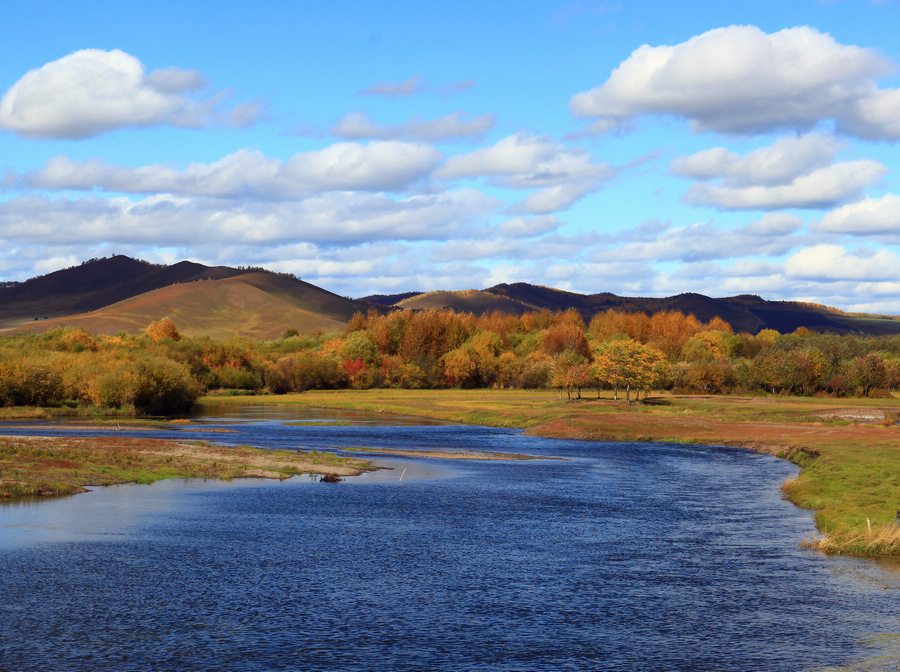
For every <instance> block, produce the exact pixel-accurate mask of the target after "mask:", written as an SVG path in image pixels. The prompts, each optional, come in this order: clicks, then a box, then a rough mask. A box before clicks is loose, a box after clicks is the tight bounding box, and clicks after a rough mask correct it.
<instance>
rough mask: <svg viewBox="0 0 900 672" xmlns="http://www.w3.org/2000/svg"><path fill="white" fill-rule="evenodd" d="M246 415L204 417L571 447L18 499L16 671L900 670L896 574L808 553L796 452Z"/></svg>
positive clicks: (260, 428) (8, 543) (0, 583)
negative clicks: (352, 473) (326, 478)
mask: <svg viewBox="0 0 900 672" xmlns="http://www.w3.org/2000/svg"><path fill="white" fill-rule="evenodd" d="M228 411H229V413H230V415H229V416H227V417H226V416H220V417H216V418H212V417H210V418H205V419H204V424H203V426H204V427H208V428H209V429H210V430H215V429H216V428H220V427H223V426H228V427H232V428H236V429H238V430H239V433H238V434H218V435H216V434H214V433H212V431H211V433H210V434H209V438H210V440H214V441H215V440H218V441H221V440H222V439H223V438H225V439H227V440H228V441H229V442H232V443H235V444H237V443H250V444H253V445H260V446H266V447H273V448H274V447H291V448H296V447H297V446H301V445H302V446H305V447H308V448H310V449H316V450H325V449H328V450H340V448H341V447H347V446H371V447H376V448H377V447H403V448H415V449H418V450H426V451H427V450H432V449H433V450H438V449H441V450H445V449H462V450H466V449H473V448H477V449H479V450H492V451H500V452H503V451H507V452H517V453H533V454H536V455H547V456H554V457H562V458H565V459H564V460H543V461H541V460H539V461H534V462H514V461H499V462H475V461H467V462H453V463H448V462H443V461H439V460H434V459H428V458H421V459H413V458H402V459H394V458H387V457H385V458H378V461H379V462H380V463H381V464H383V465H385V466H389V467H392V469H390V470H387V469H386V470H382V471H378V472H373V473H371V474H366V475H364V476H362V477H359V478H356V479H350V480H347V481H345V482H344V483H340V484H334V485H325V484H321V483H315V482H313V481H312V479H310V478H308V477H296V478H293V479H289V480H287V481H284V482H272V481H258V480H247V481H235V482H234V483H220V482H206V483H204V482H198V481H188V482H185V481H163V482H160V483H157V484H155V485H153V486H120V487H114V488H104V489H98V490H95V491H93V492H91V493H88V494H83V495H77V496H75V497H71V498H67V499H64V500H56V501H49V502H40V503H27V504H17V505H8V506H5V507H0V566H2V567H3V571H2V573H0V596H2V599H0V669H3V670H6V669H9V670H22V671H29V670H92V671H95V670H130V669H152V670H234V671H238V670H240V671H244V670H348V671H354V670H355V671H363V670H367V671H368V670H398V671H406V670H409V671H412V670H497V671H500V670H521V671H537V670H554V671H555V670H609V671H622V672H625V671H628V672H632V671H635V670H640V671H656V670H659V671H662V670H667V671H669V670H705V671H707V672H718V671H734V672H745V671H749V670H759V671H766V672H779V671H784V672H787V671H797V670H813V669H824V668H825V666H829V665H830V666H841V665H847V664H848V663H849V661H854V660H861V659H863V658H867V657H868V658H871V657H874V656H876V655H881V656H887V658H885V659H884V660H882V661H881V662H879V663H878V665H880V666H881V668H880V669H895V668H896V667H897V662H896V658H895V657H892V656H894V652H893V651H892V650H891V646H893V644H894V642H895V641H896V639H895V638H896V633H898V632H900V623H898V603H900V600H898V599H897V598H898V595H900V593H898V589H900V575H898V574H895V573H894V572H892V571H887V572H885V571H883V570H882V569H881V568H880V567H879V565H877V564H875V563H870V562H863V561H859V560H855V559H848V558H837V559H831V558H825V557H823V556H821V555H820V554H817V553H813V552H809V551H805V550H802V549H800V548H798V542H799V541H801V540H802V539H804V538H807V537H809V536H810V535H812V534H813V533H814V527H813V524H812V519H811V517H810V514H809V513H808V512H805V511H801V510H799V509H797V508H796V507H794V506H792V505H790V504H789V503H787V502H785V501H783V500H782V499H781V495H780V490H779V485H780V483H781V482H782V481H783V480H784V479H785V478H787V477H789V476H790V475H792V474H794V473H795V472H796V469H795V468H794V467H793V466H792V465H791V464H789V463H786V462H783V461H779V460H776V459H774V458H771V457H768V456H764V455H756V454H753V453H749V452H745V451H740V450H735V449H727V448H708V447H704V446H672V445H662V444H658V445H647V444H625V443H615V444H614V443H589V442H574V441H552V440H541V439H533V438H529V437H523V436H520V435H519V434H518V433H517V432H514V431H510V430H502V429H488V428H477V427H474V428H473V427H453V426H449V425H439V424H438V425H430V426H421V425H415V424H411V423H406V424H404V425H402V426H390V425H385V424H383V422H381V421H382V420H383V418H378V417H374V418H370V419H369V420H365V419H363V421H362V422H360V423H358V424H356V423H355V421H354V424H350V425H348V424H343V422H342V421H346V420H347V419H348V418H347V416H346V415H345V414H339V415H336V416H329V415H323V414H322V413H320V412H307V411H301V412H294V411H292V410H291V409H281V408H279V409H262V408H260V407H256V408H253V409H250V410H248V411H247V413H246V414H244V413H243V411H235V409H231V408H229V409H228ZM329 417H331V418H333V419H334V420H336V421H337V422H334V423H333V425H331V426H325V425H323V424H308V425H306V426H286V425H285V424H283V423H284V422H295V421H298V420H301V421H303V420H308V421H309V422H310V423H322V422H323V421H327V420H328V418H329ZM5 431H6V430H4V429H3V428H0V433H4V432H5ZM34 431H35V433H47V432H48V431H49V430H47V428H46V427H45V428H42V429H40V430H38V428H35V430H34ZM158 434H159V435H161V436H166V435H168V436H171V435H172V432H171V430H166V431H161V432H159V433H158ZM141 435H142V436H147V435H157V433H154V432H150V433H144V432H142V433H141ZM198 436H199V437H200V438H205V437H204V435H203V434H202V433H200V434H199V435H198V434H194V433H192V434H191V438H198ZM404 468H405V469H406V473H405V474H404V478H403V481H402V483H401V482H400V475H401V474H403V469H404ZM892 638H894V639H892ZM873 665H874V663H873ZM890 665H893V667H890ZM859 669H862V668H859ZM868 669H873V670H874V669H879V668H878V667H871V666H870V667H869V668H868Z"/></svg>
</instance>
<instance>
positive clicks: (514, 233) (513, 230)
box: [497, 215, 559, 238]
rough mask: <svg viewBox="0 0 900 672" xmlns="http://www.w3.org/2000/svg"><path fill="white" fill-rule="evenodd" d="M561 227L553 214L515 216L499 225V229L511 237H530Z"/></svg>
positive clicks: (501, 232)
mask: <svg viewBox="0 0 900 672" xmlns="http://www.w3.org/2000/svg"><path fill="white" fill-rule="evenodd" d="M558 227H559V220H558V219H557V218H556V217H554V216H553V215H543V216H539V217H513V218H512V219H507V220H506V221H505V222H501V223H500V225H499V226H498V227H497V231H498V232H499V233H500V234H502V235H504V236H509V237H511V238H528V237H531V236H539V235H541V234H544V233H549V232H550V231H555V230H556V229H557V228H558Z"/></svg>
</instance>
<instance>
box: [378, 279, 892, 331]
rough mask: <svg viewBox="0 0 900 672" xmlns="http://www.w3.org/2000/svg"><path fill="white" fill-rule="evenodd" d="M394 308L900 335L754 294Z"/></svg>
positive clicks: (557, 295)
mask: <svg viewBox="0 0 900 672" xmlns="http://www.w3.org/2000/svg"><path fill="white" fill-rule="evenodd" d="M394 305H395V306H396V307H398V308H408V309H411V310H427V309H429V308H453V309H454V310H458V311H467V312H472V313H476V314H478V313H482V312H484V311H486V310H500V311H503V312H510V313H515V314H518V315H521V314H523V313H527V312H530V311H534V310H550V311H558V310H567V309H569V308H574V309H575V310H577V311H578V312H579V313H581V315H582V317H584V319H585V321H589V320H590V319H591V318H592V317H593V316H594V315H596V314H597V313H599V312H603V311H606V310H619V311H624V312H635V311H637V312H643V313H646V314H648V315H650V314H653V313H657V312H660V311H663V310H672V311H680V312H682V313H684V314H690V315H694V316H695V317H696V318H697V319H698V320H700V321H701V322H709V321H710V320H711V319H713V318H714V317H719V318H721V319H723V320H725V321H726V322H728V323H729V324H730V325H731V326H732V327H733V328H734V330H735V331H736V332H746V333H751V334H755V333H758V332H759V331H761V330H762V329H776V330H777V331H779V332H781V333H789V332H792V331H794V330H796V329H797V328H799V327H806V328H808V329H811V330H813V331H823V332H825V331H828V332H834V333H850V332H859V333H866V334H896V333H900V320H898V319H895V318H894V317H891V316H877V315H868V316H860V315H852V314H849V313H843V312H841V311H839V310H836V309H834V308H828V307H827V306H820V305H817V304H811V303H800V302H795V301H766V300H765V299H762V298H760V297H758V296H754V295H750V294H742V295H740V296H733V297H727V298H721V299H716V298H710V297H708V296H704V295H702V294H693V293H685V294H678V295H677V296H670V297H665V298H647V297H623V296H616V295H615V294H610V293H608V292H604V293H599V294H577V293H574V292H567V291H564V290H560V289H553V288H551V287H542V286H539V285H529V284H527V283H513V284H501V285H496V286H494V287H490V288H488V289H484V290H465V291H460V292H426V293H423V294H417V295H414V296H405V297H404V298H402V299H401V300H399V301H397V302H396V303H395V304H394Z"/></svg>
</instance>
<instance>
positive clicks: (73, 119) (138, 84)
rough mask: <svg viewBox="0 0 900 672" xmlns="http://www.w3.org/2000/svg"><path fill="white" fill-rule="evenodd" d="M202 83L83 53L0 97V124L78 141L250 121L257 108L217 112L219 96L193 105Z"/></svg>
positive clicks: (196, 77)
mask: <svg viewBox="0 0 900 672" xmlns="http://www.w3.org/2000/svg"><path fill="white" fill-rule="evenodd" d="M205 86H206V80H205V79H204V78H203V76H202V75H201V74H200V73H198V72H196V71H194V70H183V69H180V68H164V69H161V70H155V71H153V72H151V73H149V74H148V73H147V72H146V69H145V68H144V65H143V63H141V62H140V61H139V60H138V59H137V58H135V57H134V56H132V55H130V54H127V53H125V52H123V51H120V50H118V49H115V50H112V51H103V50H100V49H83V50H81V51H76V52H75V53H72V54H69V55H68V56H64V57H63V58H61V59H59V60H56V61H52V62H50V63H47V64H46V65H44V66H42V67H40V68H38V69H35V70H31V71H29V72H28V73H26V74H25V75H24V76H23V77H22V78H21V79H20V80H19V81H18V82H16V83H15V84H13V85H12V87H11V88H10V89H9V90H8V91H7V92H6V94H5V95H4V96H3V98H2V99H0V127H2V128H5V129H8V130H11V131H13V132H15V133H17V134H18V135H20V136H22V137H26V138H57V139H82V138H90V137H93V136H96V135H100V134H101V133H105V132H107V131H112V130H116V129H120V128H127V127H145V126H156V125H160V124H170V125H175V126H183V127H198V126H205V125H208V124H209V123H213V122H216V123H226V124H227V123H237V124H238V125H247V124H249V123H252V122H253V121H254V120H255V118H256V117H257V116H258V114H259V106H258V104H255V103H253V104H244V105H243V106H241V107H240V108H239V109H235V110H233V111H227V110H226V111H223V110H222V109H221V107H222V104H223V100H224V98H225V97H227V95H226V94H224V93H220V94H218V95H217V96H213V97H212V98H210V99H207V100H196V99H195V98H193V97H191V96H190V95H188V94H190V93H192V92H196V91H198V90H200V89H202V88H204V87H205Z"/></svg>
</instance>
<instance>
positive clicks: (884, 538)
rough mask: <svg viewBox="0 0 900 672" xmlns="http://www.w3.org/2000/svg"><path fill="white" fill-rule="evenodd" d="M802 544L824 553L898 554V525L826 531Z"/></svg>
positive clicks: (899, 532) (886, 555)
mask: <svg viewBox="0 0 900 672" xmlns="http://www.w3.org/2000/svg"><path fill="white" fill-rule="evenodd" d="M803 545H804V546H807V547H809V548H814V549H816V550H819V551H822V552H824V553H833V554H842V555H863V556H880V557H891V556H898V555H900V527H898V526H897V525H893V524H887V525H879V526H873V528H872V531H871V532H869V530H868V528H864V529H861V530H849V529H843V530H838V531H835V532H827V533H825V534H823V535H822V537H821V538H820V539H815V540H812V541H808V542H804V544H803Z"/></svg>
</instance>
